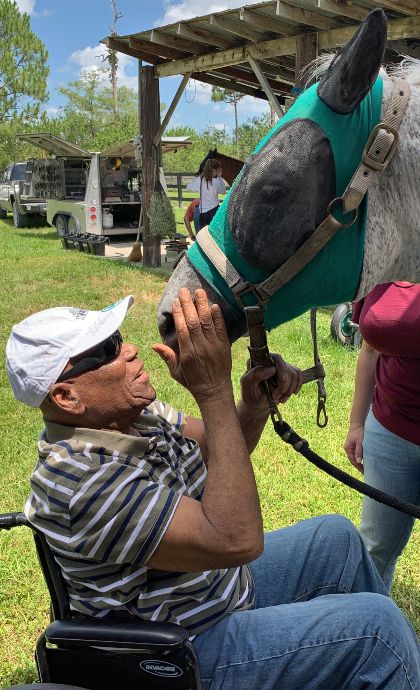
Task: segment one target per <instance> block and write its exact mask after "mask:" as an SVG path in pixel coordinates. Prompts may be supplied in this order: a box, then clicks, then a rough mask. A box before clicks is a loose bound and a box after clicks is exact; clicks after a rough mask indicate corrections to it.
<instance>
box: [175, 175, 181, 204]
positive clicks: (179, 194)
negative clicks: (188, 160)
mask: <svg viewBox="0 0 420 690" xmlns="http://www.w3.org/2000/svg"><path fill="white" fill-rule="evenodd" d="M176 185H177V189H178V206H179V208H181V207H182V175H181V173H177V175H176Z"/></svg>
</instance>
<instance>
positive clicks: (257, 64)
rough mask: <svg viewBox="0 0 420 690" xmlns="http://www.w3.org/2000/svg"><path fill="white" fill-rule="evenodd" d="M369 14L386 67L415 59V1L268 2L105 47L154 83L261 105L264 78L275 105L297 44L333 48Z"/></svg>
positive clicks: (419, 3) (418, 35)
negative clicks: (380, 35)
mask: <svg viewBox="0 0 420 690" xmlns="http://www.w3.org/2000/svg"><path fill="white" fill-rule="evenodd" d="M375 7H382V8H383V9H384V11H385V12H386V14H387V16H388V49H387V52H386V56H385V59H386V61H387V62H394V61H396V60H398V54H400V53H402V54H406V55H412V56H415V57H420V0H351V1H350V0H268V1H265V2H264V1H263V2H258V3H255V4H252V5H244V6H243V7H241V8H237V9H231V10H226V11H223V12H215V13H213V14H208V15H204V16H201V17H195V18H192V19H186V20H185V21H180V22H176V23H175V24H168V25H166V26H159V27H157V28H154V29H149V30H147V31H141V32H138V33H132V34H129V35H126V36H117V35H114V36H109V37H107V38H105V39H103V43H105V44H106V45H108V47H110V48H113V49H115V50H117V51H119V52H122V53H125V54H127V55H131V56H132V57H135V58H138V59H139V60H142V61H143V62H145V63H149V64H150V65H153V66H154V72H155V76H156V77H165V76H171V75H176V74H180V75H188V76H190V77H191V78H194V79H199V80H200V81H202V82H205V83H208V84H214V85H217V86H222V87H224V88H229V89H235V90H236V91H239V92H241V93H244V94H249V95H252V96H256V97H257V98H264V99H266V98H267V95H266V92H267V89H264V88H262V83H263V82H262V80H264V79H265V80H266V82H268V84H269V86H270V87H271V90H272V92H273V93H274V94H275V96H276V97H277V98H278V99H279V100H280V101H281V100H283V98H284V97H285V96H288V95H290V92H291V88H292V87H293V85H294V84H295V83H296V75H295V73H296V59H297V58H296V55H297V53H299V50H300V49H301V48H300V43H299V41H300V40H301V38H302V37H305V36H306V35H307V34H311V35H312V37H313V41H315V42H316V46H317V50H318V51H319V52H323V51H325V50H331V49H336V48H338V47H339V46H341V45H343V44H344V43H345V42H346V41H347V40H348V39H349V38H350V37H351V36H352V35H353V33H354V30H355V27H356V26H357V24H358V23H359V22H360V21H361V20H363V19H364V17H365V16H366V15H367V13H368V12H369V11H370V10H371V9H373V8H375ZM258 68H259V69H260V73H258V71H257V70H258ZM261 73H262V74H261Z"/></svg>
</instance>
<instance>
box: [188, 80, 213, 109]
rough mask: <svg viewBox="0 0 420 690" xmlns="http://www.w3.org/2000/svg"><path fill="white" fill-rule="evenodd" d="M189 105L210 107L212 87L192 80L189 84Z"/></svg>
mask: <svg viewBox="0 0 420 690" xmlns="http://www.w3.org/2000/svg"><path fill="white" fill-rule="evenodd" d="M186 91H187V95H186V101H187V103H192V102H193V101H194V103H198V104H199V105H209V104H210V103H211V86H210V84H204V83H203V82H202V81H196V80H195V79H190V81H189V82H188V84H187V88H186Z"/></svg>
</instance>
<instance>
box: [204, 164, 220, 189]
mask: <svg viewBox="0 0 420 690" xmlns="http://www.w3.org/2000/svg"><path fill="white" fill-rule="evenodd" d="M221 167H222V164H221V162H220V161H218V160H217V158H208V159H207V160H206V162H205V164H204V168H203V172H202V173H201V177H202V179H203V180H205V181H206V182H207V186H209V182H211V180H212V179H213V170H220V168H221Z"/></svg>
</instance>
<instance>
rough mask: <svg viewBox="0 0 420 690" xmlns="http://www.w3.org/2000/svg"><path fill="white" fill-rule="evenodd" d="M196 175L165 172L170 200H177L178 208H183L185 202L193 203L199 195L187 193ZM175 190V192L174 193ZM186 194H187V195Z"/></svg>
mask: <svg viewBox="0 0 420 690" xmlns="http://www.w3.org/2000/svg"><path fill="white" fill-rule="evenodd" d="M195 176H196V175H195V173H189V172H185V173H174V172H165V180H166V185H167V187H168V194H169V198H170V199H176V200H177V201H178V206H179V207H180V208H181V206H182V202H183V201H191V199H193V198H194V197H195V196H197V194H195V192H186V189H185V188H186V186H187V184H188V183H189V182H191V181H192V180H193V179H194V177H195ZM174 190H175V191H174ZM185 192H186V193H185Z"/></svg>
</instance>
